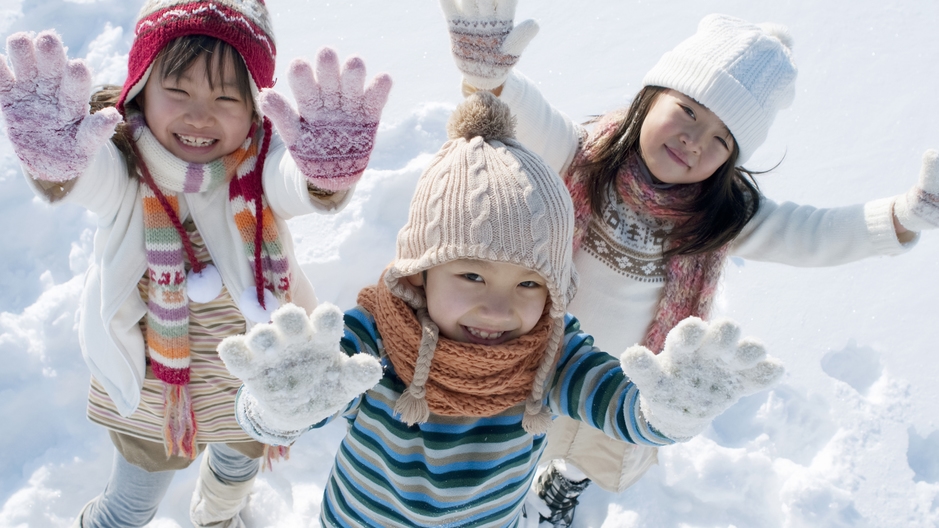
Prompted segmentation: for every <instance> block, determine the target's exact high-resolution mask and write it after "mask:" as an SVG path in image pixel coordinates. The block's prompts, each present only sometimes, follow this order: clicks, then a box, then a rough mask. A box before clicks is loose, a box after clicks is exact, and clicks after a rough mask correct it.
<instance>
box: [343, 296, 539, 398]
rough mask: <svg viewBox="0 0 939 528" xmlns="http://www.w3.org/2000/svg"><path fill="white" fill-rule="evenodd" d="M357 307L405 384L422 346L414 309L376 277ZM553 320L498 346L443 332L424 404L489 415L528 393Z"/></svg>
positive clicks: (408, 379)
mask: <svg viewBox="0 0 939 528" xmlns="http://www.w3.org/2000/svg"><path fill="white" fill-rule="evenodd" d="M358 304H359V306H362V307H363V308H365V309H366V310H368V312H369V313H371V314H372V316H373V317H375V323H376V324H377V325H378V332H379V334H381V338H382V343H383V344H384V347H385V353H386V354H387V355H388V358H389V359H390V360H391V364H392V365H394V368H395V372H396V373H397V375H398V377H399V378H401V380H402V381H404V382H405V383H406V384H408V385H410V384H411V381H412V379H413V378H414V365H415V363H416V361H417V352H418V350H419V349H420V345H421V325H420V323H419V322H418V319H417V316H416V315H415V314H414V310H413V309H412V308H411V307H410V306H408V304H407V303H405V302H404V301H403V300H401V299H399V298H398V297H396V296H395V295H394V294H392V293H391V290H389V289H388V287H387V286H385V281H383V280H382V281H380V282H379V284H378V285H376V286H369V287H367V288H363V289H362V291H361V292H359V298H358ZM552 324H553V319H551V317H550V316H548V314H545V315H543V316H542V317H541V320H540V321H538V324H536V325H535V327H534V328H533V329H532V330H531V332H529V333H528V334H525V335H523V336H521V337H518V338H516V339H513V340H511V341H509V342H507V343H503V344H501V345H477V344H474V343H459V342H456V341H452V340H450V339H447V338H445V337H443V336H440V338H439V339H438V341H437V348H436V351H435V352H434V357H433V361H432V363H431V367H430V377H429V378H428V380H427V385H426V387H425V388H426V391H427V405H428V407H429V408H430V411H431V412H433V413H434V414H438V415H443V416H494V415H496V414H498V413H500V412H502V411H504V410H506V409H508V408H510V407H512V406H514V405H517V404H520V403H522V402H524V401H525V400H526V399H527V398H528V397H529V396H530V395H531V387H532V383H533V382H534V379H535V373H536V372H537V370H538V366H539V364H540V363H541V358H542V356H543V355H544V352H545V347H546V346H547V344H548V337H549V335H550V332H551V328H552Z"/></svg>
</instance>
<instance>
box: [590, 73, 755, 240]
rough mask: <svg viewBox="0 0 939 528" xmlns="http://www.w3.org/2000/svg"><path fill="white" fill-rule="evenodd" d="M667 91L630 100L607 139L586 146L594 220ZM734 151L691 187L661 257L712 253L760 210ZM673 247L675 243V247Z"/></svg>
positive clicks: (652, 90) (646, 91) (649, 89)
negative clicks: (693, 189) (592, 153)
mask: <svg viewBox="0 0 939 528" xmlns="http://www.w3.org/2000/svg"><path fill="white" fill-rule="evenodd" d="M666 90H667V88H662V87H659V86H646V87H644V88H643V89H642V90H640V91H639V94H637V95H636V98H635V99H633V102H632V104H631V105H630V106H629V110H628V111H627V113H626V118H625V119H623V121H622V122H621V123H620V124H619V127H618V128H617V129H616V131H615V132H614V133H613V134H610V135H608V136H606V137H604V138H601V139H600V140H599V141H598V142H597V143H596V144H595V145H593V146H592V148H593V149H594V151H595V152H596V155H595V156H594V157H592V158H591V159H590V161H588V162H586V163H584V164H583V165H581V166H580V167H578V169H579V170H582V171H584V173H585V174H584V176H585V182H586V186H587V195H588V199H589V200H590V208H591V211H592V212H593V214H594V215H595V216H602V215H603V207H604V204H605V202H606V200H607V196H608V194H607V193H608V191H609V188H610V186H612V185H615V184H616V175H617V174H618V173H619V170H620V167H622V166H623V164H624V163H625V162H626V161H627V160H628V159H629V157H630V156H633V155H639V154H640V151H639V131H640V128H641V126H642V122H643V121H644V120H645V118H646V115H648V113H649V109H651V108H652V105H653V103H654V102H655V99H656V98H657V97H658V95H659V94H661V93H662V92H665V91H666ZM739 152H740V151H739V149H738V147H737V144H736V142H734V148H733V151H732V152H731V154H730V158H728V160H727V161H726V162H725V163H724V164H723V165H721V167H720V168H718V169H717V171H715V172H714V174H713V175H712V176H710V177H709V178H707V179H706V180H704V181H702V182H700V183H698V184H694V185H699V186H700V189H701V192H700V193H698V195H697V197H696V198H695V199H694V200H693V201H692V202H691V203H689V204H687V206H686V208H685V210H683V211H679V212H681V213H684V215H685V217H686V220H685V221H683V222H679V223H678V224H677V225H676V226H675V228H674V229H672V231H671V232H670V233H669V234H668V235H667V236H666V240H665V244H664V247H665V251H664V256H666V257H669V256H672V255H694V254H699V253H707V252H709V251H714V250H716V249H718V248H720V247H722V246H724V245H725V244H727V243H729V242H730V241H731V240H733V239H734V238H735V237H736V236H737V235H738V234H740V231H742V230H743V227H744V226H745V225H746V224H747V222H749V221H750V219H751V218H753V215H755V214H756V211H757V209H758V208H759V206H760V191H759V188H758V186H757V184H756V181H755V180H754V179H753V175H754V174H757V173H755V172H752V171H749V170H747V169H744V168H742V167H737V166H736V164H737V158H738V156H739ZM676 242H677V244H676Z"/></svg>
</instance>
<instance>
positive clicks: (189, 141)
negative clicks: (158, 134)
mask: <svg viewBox="0 0 939 528" xmlns="http://www.w3.org/2000/svg"><path fill="white" fill-rule="evenodd" d="M175 136H176V139H178V140H179V142H180V143H182V144H183V145H186V146H187V147H195V148H205V147H211V146H212V145H214V144H215V143H217V142H218V140H217V139H213V138H206V137H196V136H184V135H182V134H175Z"/></svg>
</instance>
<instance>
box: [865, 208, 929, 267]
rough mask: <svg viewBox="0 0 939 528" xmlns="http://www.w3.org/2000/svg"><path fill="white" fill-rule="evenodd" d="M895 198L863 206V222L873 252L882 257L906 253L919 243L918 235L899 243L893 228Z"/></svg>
mask: <svg viewBox="0 0 939 528" xmlns="http://www.w3.org/2000/svg"><path fill="white" fill-rule="evenodd" d="M896 199H897V197H895V196H893V197H890V198H881V199H879V200H873V201H870V202H867V203H866V204H864V220H865V222H866V223H867V231H868V233H870V240H871V244H873V246H874V250H875V251H877V253H880V254H882V255H899V254H901V253H906V252H907V251H909V250H910V249H912V248H913V246H915V245H916V243H917V242H919V233H915V234H914V235H913V238H912V239H910V240H909V241H907V242H900V239H898V238H897V231H896V228H894V226H893V203H894V201H895V200H896Z"/></svg>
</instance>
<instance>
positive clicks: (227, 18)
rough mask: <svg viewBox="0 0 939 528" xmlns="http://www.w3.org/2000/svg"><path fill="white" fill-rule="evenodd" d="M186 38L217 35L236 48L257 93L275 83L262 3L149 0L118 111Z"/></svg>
mask: <svg viewBox="0 0 939 528" xmlns="http://www.w3.org/2000/svg"><path fill="white" fill-rule="evenodd" d="M188 35H206V36H209V37H214V38H217V39H219V40H221V41H223V42H226V43H228V44H230V45H231V46H232V47H233V48H235V50H236V51H237V52H238V54H239V55H241V58H242V59H244V61H245V66H247V68H248V73H249V74H250V76H251V84H252V87H251V88H252V91H253V93H255V94H257V92H258V90H259V89H261V88H270V87H271V86H273V85H274V61H275V58H276V55H277V49H276V46H275V45H274V34H273V31H272V29H271V21H270V16H269V15H268V13H267V7H266V6H265V5H264V0H201V1H193V0H147V2H146V3H145V4H144V6H143V8H142V9H141V10H140V14H138V15H137V24H136V27H135V29H134V42H133V44H132V45H131V48H130V55H129V57H128V63H127V80H126V81H124V88H123V90H121V96H120V99H118V102H117V109H118V110H120V111H121V112H123V111H124V103H125V102H126V101H130V100H131V99H133V98H134V97H135V96H136V95H137V94H139V93H140V91H141V90H142V89H143V86H144V85H145V84H146V82H147V78H148V77H149V76H150V70H151V69H152V67H153V61H154V59H156V56H157V54H159V53H160V50H162V49H163V48H164V47H166V45H167V44H169V43H170V41H172V40H173V39H176V38H179V37H185V36H188Z"/></svg>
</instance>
